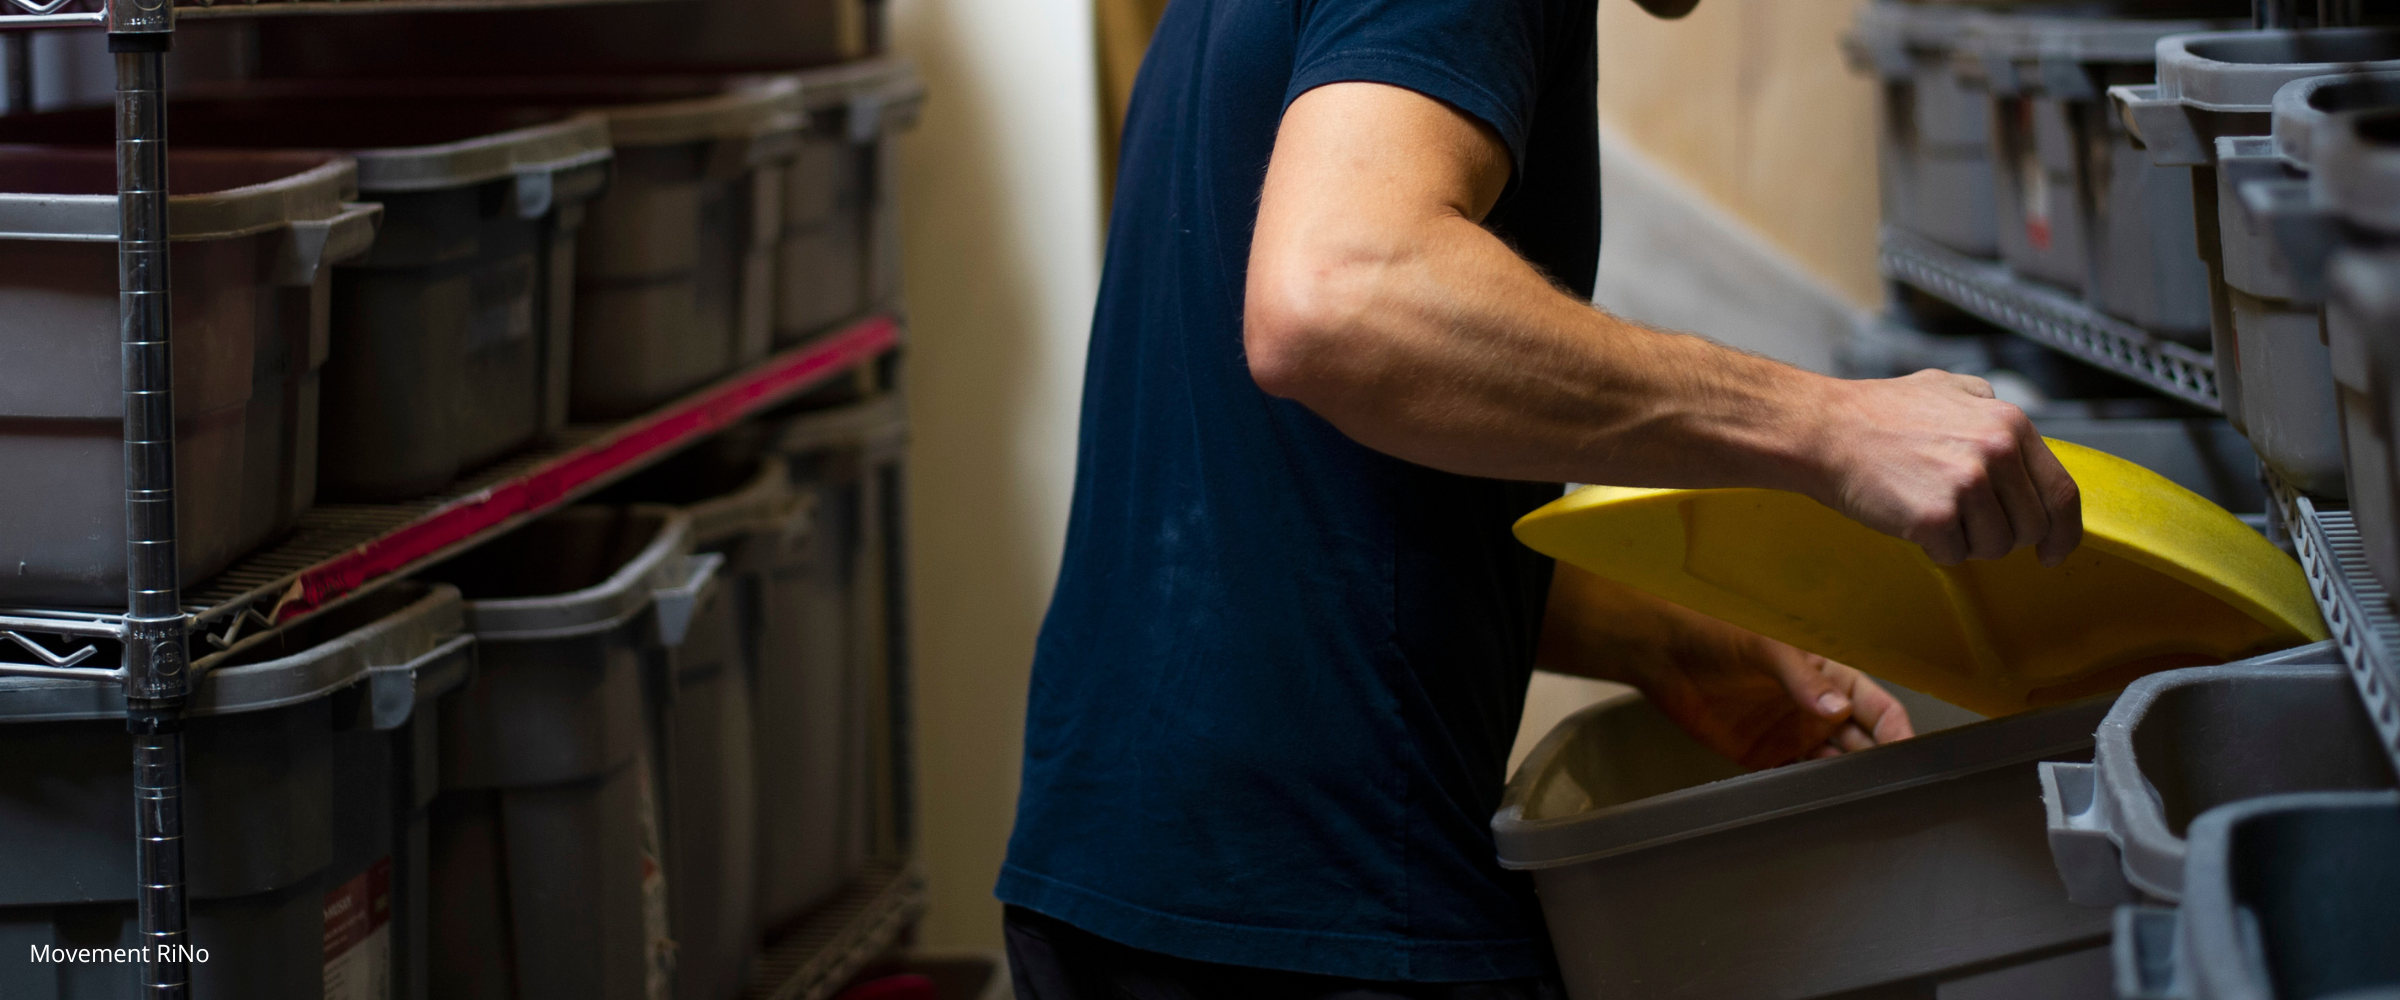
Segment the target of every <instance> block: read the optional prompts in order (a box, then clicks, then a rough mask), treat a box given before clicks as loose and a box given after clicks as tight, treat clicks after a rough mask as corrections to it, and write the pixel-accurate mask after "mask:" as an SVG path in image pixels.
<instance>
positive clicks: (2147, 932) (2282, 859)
mask: <svg viewBox="0 0 2400 1000" xmlns="http://www.w3.org/2000/svg"><path fill="white" fill-rule="evenodd" d="M2184 885H2185V891H2184V900H2183V906H2182V907H2181V908H2180V909H2177V910H2165V909H2158V908H2152V907H2125V908H2122V909H2120V910H2118V911H2117V930H2116V941H2115V958H2116V963H2115V964H2116V979H2117V984H2118V993H2119V995H2120V996H2123V997H2126V998H2128V1000H2167V998H2173V1000H2313V998H2319V997H2322V998H2326V1000H2333V998H2336V997H2339V998H2342V1000H2388V998H2390V997H2393V996H2400V792H2388V791H2387V792H2301V793H2295V794H2290V795H2275V796H2268V797H2265V798H2256V799H2250V800H2248V801H2244V802H2237V803H2234V804H2232V805H2227V806H2222V807H2219V808H2217V809H2214V810H2211V811H2209V812H2208V813H2206V814H2204V815H2202V816H2201V817H2200V818H2199V820H2197V821H2196V822H2194V823H2193V824H2192V836H2191V854H2190V857H2189V859H2188V860H2187V861H2186V863H2185V869H2184Z"/></svg>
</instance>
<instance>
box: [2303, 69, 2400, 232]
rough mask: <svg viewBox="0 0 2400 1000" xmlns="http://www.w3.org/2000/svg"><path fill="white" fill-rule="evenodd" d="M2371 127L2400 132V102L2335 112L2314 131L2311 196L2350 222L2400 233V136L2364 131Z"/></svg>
mask: <svg viewBox="0 0 2400 1000" xmlns="http://www.w3.org/2000/svg"><path fill="white" fill-rule="evenodd" d="M2395 76H2400V74H2395ZM2370 126H2375V127H2381V128H2389V129H2392V130H2393V131H2394V132H2395V134H2400V105H2395V106H2393V107H2389V108H2367V109H2361V110H2357V111H2344V112H2340V113H2337V114H2334V115H2330V116H2328V117H2327V118H2326V120H2325V122H2324V123H2323V127H2320V128H2316V129H2314V130H2313V131H2312V132H2311V133H2310V138H2309V148H2310V151H2311V154H2310V155H2311V156H2312V158H2313V159H2314V164H2313V166H2312V167H2311V169H2310V170H2309V178H2308V183H2309V193H2310V198H2311V200H2312V201H2314V202H2315V203H2316V204H2317V205H2318V206H2319V207H2321V208H2325V209H2329V210H2331V211H2332V212H2333V214H2335V215H2336V216H2339V217H2340V218H2342V219H2344V220H2346V221H2349V222H2352V223H2355V224H2357V225H2360V226H2364V227H2367V228H2369V229H2374V230H2377V231H2380V232H2384V233H2395V232H2400V139H2392V140H2386V139H2382V138H2378V137H2372V136H2366V135H2362V134H2361V133H2362V132H2363V131H2364V130H2365V129H2367V128H2368V127H2370Z"/></svg>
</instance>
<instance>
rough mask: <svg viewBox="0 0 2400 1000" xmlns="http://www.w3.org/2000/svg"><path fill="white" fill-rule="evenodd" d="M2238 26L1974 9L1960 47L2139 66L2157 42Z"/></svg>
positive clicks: (1989, 54) (2154, 54)
mask: <svg viewBox="0 0 2400 1000" xmlns="http://www.w3.org/2000/svg"><path fill="white" fill-rule="evenodd" d="M2239 27H2241V22H2239V21H2234V20H2229V19H2224V18H2196V17H2178V18H2139V17H2105V18H2085V17H2065V16H2060V15H2055V14H2051V15H2044V14H2007V13H2001V12H1998V11H1976V12H1975V14H1974V15H1973V16H1972V17H1971V18H1970V19H1969V20H1968V21H1967V23H1966V31H1965V34H1964V37H1963V38H1962V39H1961V41H1960V43H1959V47H1960V48H1962V49H1969V50H1972V51H1974V52H1975V53H1976V54H1978V55H1980V56H1983V57H1985V58H1994V57H1998V58H2007V59H2012V60H2015V59H2032V60H2045V59H2058V60H2065V61H2069V62H2080V63H2142V64H2148V63H2151V62H2153V61H2155V60H2156V59H2157V58H2158V43H2159V40H2160V39H2163V38H2166V37H2169V36H2172V35H2192V34H2207V33H2217V32H2224V31H2229V30H2234V29H2237V28H2239Z"/></svg>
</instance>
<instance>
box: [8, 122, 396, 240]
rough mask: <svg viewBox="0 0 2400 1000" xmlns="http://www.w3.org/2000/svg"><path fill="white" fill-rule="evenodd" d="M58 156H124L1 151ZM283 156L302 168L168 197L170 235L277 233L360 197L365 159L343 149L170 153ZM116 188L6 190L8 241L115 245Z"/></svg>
mask: <svg viewBox="0 0 2400 1000" xmlns="http://www.w3.org/2000/svg"><path fill="white" fill-rule="evenodd" d="M6 156H25V157H39V156H48V157H57V158H60V159H68V158H73V159H91V160H101V161H106V162H108V163H110V164H114V163H115V162H116V160H115V157H116V153H115V151H114V150H111V149H107V148H104V147H66V146H25V145H0V157H6ZM211 159H216V160H256V161H262V162H270V163H271V162H276V161H281V162H283V163H286V164H289V165H290V166H291V167H293V168H294V169H293V170H292V172H291V173H289V174H286V175H284V176H281V177H277V178H274V179H272V180H267V181H262V182H259V183H256V184H246V185H242V186H239V187H231V188H226V189H224V190H220V191H203V192H193V193H189V194H178V195H173V196H171V197H169V198H168V199H167V229H168V232H169V237H168V238H169V239H171V240H177V241H195V240H222V239H233V238H236V237H242V236H253V235H257V234H259V233H266V232H273V231H275V230H278V229H282V228H285V227H287V226H290V225H291V224H292V223H294V222H313V221H321V220H324V219H330V218H333V217H335V216H337V215H340V214H342V212H343V209H344V206H345V205H346V204H348V203H350V202H353V201H356V200H357V198H358V163H357V161H355V160H353V159H351V158H350V157H348V156H343V155H341V154H338V153H325V152H309V151H295V150H228V149H194V150H181V151H174V152H170V153H169V154H168V169H169V170H173V169H174V167H175V161H178V160H181V161H184V162H186V163H189V162H192V161H195V160H211ZM117 222H118V220H117V196H116V195H115V194H41V193H31V192H15V193H0V239H11V240H57V241H71V242H85V243H113V242H115V241H116V239H117Z"/></svg>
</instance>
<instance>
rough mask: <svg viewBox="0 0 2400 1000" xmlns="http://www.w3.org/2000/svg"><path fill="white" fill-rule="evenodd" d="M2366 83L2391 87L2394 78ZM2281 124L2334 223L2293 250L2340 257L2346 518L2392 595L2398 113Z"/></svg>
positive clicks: (2335, 302)
mask: <svg viewBox="0 0 2400 1000" xmlns="http://www.w3.org/2000/svg"><path fill="white" fill-rule="evenodd" d="M2360 83H2361V85H2362V86H2364V85H2367V84H2368V81H2364V80H2362V81H2360ZM2373 83H2375V84H2381V85H2384V86H2386V87H2400V74H2390V75H2388V76H2385V77H2384V78H2383V79H2381V80H2376V81H2373ZM2299 86H2301V85H2300V84H2294V87H2299ZM2383 92H2384V93H2386V94H2387V95H2388V94H2389V93H2390V91H2389V90H2388V89H2387V90H2384V91H2383ZM2318 93H2319V94H2320V95H2323V94H2325V91H2319V92H2318ZM2328 103H2332V102H2328ZM2290 117H2292V118H2293V120H2294V122H2295V124H2300V123H2306V124H2308V125H2312V126H2316V127H2314V128H2313V130H2311V131H2310V135H2311V138H2310V140H2309V141H2308V143H2307V145H2308V146H2309V148H2310V149H2311V150H2312V157H2313V159H2314V161H2315V163H2316V169H2315V171H2314V172H2313V173H2312V175H2311V177H2310V181H2311V185H2312V188H2313V191H2312V201H2313V203H2314V206H2313V207H2314V209H2315V210H2316V211H2319V212H2323V213H2326V214H2328V215H2330V216H2331V217H2332V219H2333V220H2334V221H2335V223H2336V225H2335V226H2327V227H2323V228H2324V229H2326V230H2327V231H2328V232H2327V233H2326V234H2323V235H2315V237H2314V238H2309V236H2306V235H2304V236H2303V238H2302V239H2301V240H2300V241H2299V242H2302V243H2305V244H2309V246H2308V247H2307V248H2306V249H2303V250H2302V253H2306V252H2308V250H2313V249H2319V248H2320V247H2318V246H2317V244H2320V243H2336V242H2337V241H2336V240H2333V239H2329V238H2327V237H2328V236H2329V235H2330V231H2331V230H2333V229H2335V228H2338V230H2339V240H2338V246H2339V248H2338V249H2336V250H2335V251H2334V252H2333V254H2332V257H2331V259H2330V260H2329V262H2328V263H2327V264H2326V267H2325V282H2324V284H2325V285H2326V288H2325V291H2326V301H2325V335H2326V342H2327V344H2328V345H2329V347H2330V350H2331V356H2332V362H2333V375H2334V381H2335V383H2336V384H2337V385H2338V386H2339V387H2340V390H2339V391H2340V397H2341V407H2342V434H2343V447H2344V449H2345V451H2346V453H2347V454H2348V456H2349V460H2350V483H2351V493H2350V500H2351V513H2352V514H2353V516H2354V519H2355V523H2356V524H2357V526H2358V533H2359V539H2360V541H2361V542H2363V543H2364V546H2365V549H2366V557H2367V565H2368V567H2369V568H2371V569H2372V570H2373V571H2374V573H2375V576H2376V579H2378V580H2380V581H2382V582H2383V585H2384V587H2385V588H2386V589H2387V590H2393V591H2394V592H2400V453H2396V452H2395V447H2394V446H2395V442H2400V436H2396V435H2395V430H2394V428H2395V426H2396V425H2395V419H2394V418H2395V416H2400V413H2396V412H2395V406H2400V392H2395V391H2394V387H2395V380H2396V379H2400V110H2386V111H2369V110H2361V111H2345V112H2342V113H2339V114H2335V115H2333V116H2331V117H2330V118H2326V119H2322V120H2321V121H2319V120H2312V118H2311V117H2309V116H2299V115H2294V116H2290ZM2280 123H2281V120H2280V119H2279V124H2280ZM2297 144H2298V143H2296V142H2295V145H2297ZM2253 193H2258V194H2266V195H2269V196H2271V195H2272V194H2273V192H2253Z"/></svg>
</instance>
